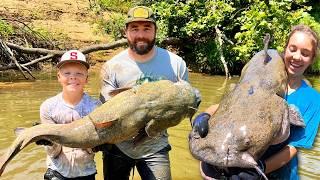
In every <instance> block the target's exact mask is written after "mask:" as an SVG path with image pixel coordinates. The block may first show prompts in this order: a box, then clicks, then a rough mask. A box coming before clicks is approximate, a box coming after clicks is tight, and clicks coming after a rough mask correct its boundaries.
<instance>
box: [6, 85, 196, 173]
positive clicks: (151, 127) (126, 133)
mask: <svg viewBox="0 0 320 180" xmlns="http://www.w3.org/2000/svg"><path fill="white" fill-rule="evenodd" d="M197 103H198V102H197V98H196V95H195V89H194V88H193V87H192V86H191V85H190V84H189V83H188V82H185V81H179V82H176V83H173V82H171V81H168V80H161V81H157V82H150V83H145V84H143V85H140V86H138V87H135V88H132V89H129V90H127V91H124V92H121V93H119V94H118V95H116V96H114V97H113V98H111V99H110V100H109V101H107V102H106V103H104V104H103V105H101V106H100V107H98V108H96V109H95V110H94V111H93V112H92V113H90V114H89V115H88V116H86V117H84V118H82V119H80V120H77V121H74V122H72V123H70V124H40V125H37V126H34V127H31V128H26V130H25V131H23V132H21V133H20V135H19V136H18V137H17V138H16V139H15V141H14V142H13V143H12V145H11V146H10V147H9V148H8V150H7V152H6V153H5V154H4V155H2V156H1V158H0V175H1V174H2V172H3V171H4V169H5V167H6V165H7V164H8V163H9V161H10V160H11V159H12V158H13V157H14V156H15V155H16V154H17V153H18V152H19V151H21V150H22V149H23V148H25V147H26V146H27V145H28V144H30V143H32V142H35V141H37V140H40V139H45V140H48V141H52V142H56V143H59V144H61V145H63V146H67V147H74V148H93V147H95V146H98V145H101V144H104V143H110V144H115V143H119V142H121V141H124V140H127V139H129V138H133V137H135V136H137V134H138V132H139V131H140V130H141V129H145V131H146V132H147V134H148V135H149V136H150V137H152V136H153V135H157V134H159V133H160V132H162V131H163V130H165V129H167V128H169V127H172V126H175V125H177V124H179V123H180V122H181V120H183V119H184V118H186V117H191V116H193V115H194V113H195V112H196V108H197Z"/></svg>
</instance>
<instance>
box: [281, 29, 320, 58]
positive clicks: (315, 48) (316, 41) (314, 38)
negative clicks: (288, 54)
mask: <svg viewBox="0 0 320 180" xmlns="http://www.w3.org/2000/svg"><path fill="white" fill-rule="evenodd" d="M296 32H302V33H306V34H308V35H310V36H311V37H312V45H313V59H315V57H316V56H317V54H318V50H319V37H318V35H317V33H316V32H315V31H313V30H312V29H311V28H310V27H309V26H306V25H302V24H300V25H296V26H293V27H292V29H291V32H290V34H289V37H288V38H287V43H286V46H285V48H286V47H287V46H288V43H289V41H290V38H291V36H292V35H293V34H294V33H296Z"/></svg>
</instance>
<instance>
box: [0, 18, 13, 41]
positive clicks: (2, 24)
mask: <svg viewBox="0 0 320 180" xmlns="http://www.w3.org/2000/svg"><path fill="white" fill-rule="evenodd" d="M13 33H14V30H13V27H12V26H11V25H10V24H8V23H7V22H6V21H3V20H1V19H0V36H1V37H5V38H6V37H8V36H9V35H11V34H13Z"/></svg>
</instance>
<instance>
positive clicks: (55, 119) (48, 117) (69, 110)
mask: <svg viewBox="0 0 320 180" xmlns="http://www.w3.org/2000/svg"><path fill="white" fill-rule="evenodd" d="M100 104H101V103H100V101H97V100H94V99H92V98H91V97H90V96H89V95H87V94H86V93H84V95H83V97H82V99H81V101H80V102H79V103H78V104H77V105H76V106H71V105H69V104H67V103H65V102H64V100H63V98H62V93H60V94H58V95H56V96H54V97H51V98H49V99H47V100H46V101H44V102H43V103H42V105H41V106H40V118H41V123H51V124H68V123H71V122H72V121H75V120H78V119H81V118H82V117H84V116H86V115H87V114H89V113H90V112H91V111H93V110H94V109H95V108H96V107H97V106H98V105H100ZM45 149H46V151H47V167H48V168H50V169H52V170H55V171H58V172H59V173H60V174H61V175H63V176H64V177H68V178H74V177H79V176H88V175H92V174H95V173H96V166H95V162H94V153H93V152H92V150H91V149H81V148H69V147H64V146H61V145H59V144H54V145H53V146H45Z"/></svg>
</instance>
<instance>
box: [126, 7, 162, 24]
mask: <svg viewBox="0 0 320 180" xmlns="http://www.w3.org/2000/svg"><path fill="white" fill-rule="evenodd" d="M134 21H149V22H153V23H156V20H155V16H154V14H153V11H152V9H150V8H148V7H146V6H136V7H133V8H131V9H130V10H129V12H128V18H127V20H126V24H128V23H130V22H134Z"/></svg>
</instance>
